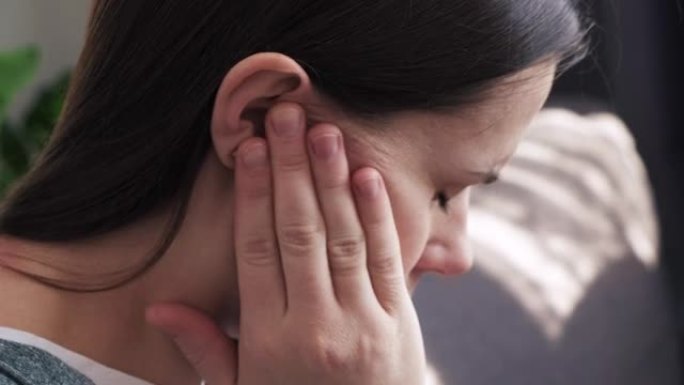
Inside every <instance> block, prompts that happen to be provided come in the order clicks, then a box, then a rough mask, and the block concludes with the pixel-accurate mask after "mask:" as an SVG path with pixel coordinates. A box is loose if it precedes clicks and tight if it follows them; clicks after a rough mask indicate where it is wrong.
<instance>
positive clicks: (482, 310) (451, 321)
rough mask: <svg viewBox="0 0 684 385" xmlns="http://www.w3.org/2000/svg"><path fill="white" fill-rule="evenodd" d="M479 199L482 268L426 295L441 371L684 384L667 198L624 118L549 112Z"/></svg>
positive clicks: (422, 306) (427, 325) (519, 383)
mask: <svg viewBox="0 0 684 385" xmlns="http://www.w3.org/2000/svg"><path fill="white" fill-rule="evenodd" d="M472 203H473V204H472V213H471V216H470V233H471V236H472V239H473V242H474V246H475V250H476V260H477V261H476V267H475V268H474V270H473V271H472V272H471V273H469V274H468V275H466V276H464V277H460V278H457V279H453V278H450V279H443V278H438V277H429V278H428V279H426V281H425V282H424V283H422V284H421V285H420V286H419V288H418V290H417V293H416V295H415V300H416V306H417V307H418V311H419V315H420V317H421V324H422V327H423V330H424V336H425V342H426V346H427V353H428V358H429V360H430V361H431V362H432V364H433V366H434V368H435V371H436V373H437V376H438V377H439V379H440V381H441V383H443V384H445V385H447V384H459V385H461V384H462V385H503V384H505V385H537V384H538V385H542V384H543V385H552V384H558V385H565V384H568V385H570V384H572V385H575V384H582V385H675V384H676V385H679V384H680V380H681V378H680V373H679V370H680V369H679V367H678V363H679V362H678V354H679V353H678V351H677V338H676V335H675V329H674V322H673V320H672V313H673V312H672V309H671V307H670V303H669V298H668V295H667V291H666V288H665V285H664V282H663V277H662V273H661V272H660V271H659V261H658V241H657V240H658V229H657V222H656V214H655V213H654V208H653V206H654V205H653V202H652V198H651V193H650V188H649V183H648V179H647V175H646V172H645V170H644V167H643V165H642V162H641V160H640V158H639V156H638V154H637V152H636V149H635V143H634V141H633V139H632V137H631V136H630V134H629V132H628V130H627V128H626V127H625V126H624V124H623V123H622V122H621V121H620V120H618V119H617V118H615V117H614V116H611V115H607V114H604V115H592V116H580V115H577V114H574V113H572V112H569V111H565V110H545V111H543V112H542V113H541V114H540V115H539V117H538V119H536V121H535V123H534V124H533V127H532V129H531V133H530V135H529V137H528V138H526V140H525V141H524V142H523V143H522V145H521V146H520V148H519V151H518V152H517V154H516V156H515V157H514V158H513V160H512V162H511V164H510V166H509V167H507V169H505V171H504V172H503V175H502V179H501V181H500V182H499V183H498V184H496V185H493V186H489V187H482V188H478V189H477V190H476V191H474V193H473V202H472Z"/></svg>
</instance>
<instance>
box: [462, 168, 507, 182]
mask: <svg viewBox="0 0 684 385" xmlns="http://www.w3.org/2000/svg"><path fill="white" fill-rule="evenodd" d="M469 174H471V175H474V176H477V177H478V178H480V180H481V182H480V183H481V184H493V183H496V182H497V181H498V180H499V174H500V173H499V171H498V170H491V171H484V172H482V171H470V172H469Z"/></svg>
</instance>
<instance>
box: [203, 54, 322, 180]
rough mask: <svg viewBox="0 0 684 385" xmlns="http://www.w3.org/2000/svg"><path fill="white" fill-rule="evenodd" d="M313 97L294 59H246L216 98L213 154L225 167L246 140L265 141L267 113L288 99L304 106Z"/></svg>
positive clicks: (258, 56)
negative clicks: (281, 101) (272, 107)
mask: <svg viewBox="0 0 684 385" xmlns="http://www.w3.org/2000/svg"><path fill="white" fill-rule="evenodd" d="M310 94H311V81H310V79H309V76H308V75H307V73H306V72H305V71H304V69H302V67H301V66H300V65H299V64H298V63H297V62H296V61H294V60H293V59H292V58H290V57H288V56H286V55H283V54H280V53H273V52H264V53H257V54H254V55H252V56H249V57H247V58H245V59H244V60H242V61H240V62H239V63H238V64H236V65H235V66H234V67H233V68H231V69H230V71H229V72H228V74H226V76H225V78H224V79H223V82H222V83H221V87H220V88H219V91H218V93H217V95H216V102H215V104H214V111H213V114H212V120H211V136H212V142H213V146H214V150H215V151H216V154H217V156H218V158H219V159H220V160H221V163H223V164H224V166H226V167H228V168H231V169H233V168H234V167H235V164H234V161H233V156H232V154H233V153H234V152H235V151H236V150H237V148H238V146H239V145H240V143H242V142H243V141H244V140H245V139H247V138H250V137H253V136H260V137H264V135H265V128H264V119H265V118H266V113H267V112H268V110H269V109H270V108H271V106H273V105H274V104H275V103H276V102H277V101H280V100H281V99H284V98H287V99H288V101H292V102H297V101H300V102H304V101H305V100H306V99H307V98H308V97H309V96H310Z"/></svg>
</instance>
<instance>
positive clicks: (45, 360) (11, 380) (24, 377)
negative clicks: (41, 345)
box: [0, 339, 95, 385]
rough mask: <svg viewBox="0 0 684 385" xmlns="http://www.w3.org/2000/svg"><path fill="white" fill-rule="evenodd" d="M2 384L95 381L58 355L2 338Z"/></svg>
mask: <svg viewBox="0 0 684 385" xmlns="http://www.w3.org/2000/svg"><path fill="white" fill-rule="evenodd" d="M0 385H95V383H94V382H92V381H91V380H90V379H88V378H87V377H86V376H84V375H83V374H81V373H79V372H77V371H76V370H74V369H73V368H71V367H70V366H68V365H67V364H66V363H64V362H63V361H62V360H60V359H59V358H57V357H55V356H53V355H52V354H50V353H48V352H46V351H44V350H41V349H38V348H36V347H33V346H29V345H23V344H19V343H16V342H11V341H6V340H2V339H0Z"/></svg>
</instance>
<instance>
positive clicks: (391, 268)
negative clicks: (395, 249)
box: [368, 250, 397, 276]
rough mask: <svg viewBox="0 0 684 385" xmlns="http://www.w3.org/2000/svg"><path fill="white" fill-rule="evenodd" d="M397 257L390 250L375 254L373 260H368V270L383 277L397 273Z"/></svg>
mask: <svg viewBox="0 0 684 385" xmlns="http://www.w3.org/2000/svg"><path fill="white" fill-rule="evenodd" d="M396 258H397V257H396V256H395V255H394V253H392V252H391V251H389V250H382V251H377V252H375V253H373V256H372V258H368V259H369V260H368V268H369V269H371V270H373V271H374V272H375V273H379V274H382V275H388V276H389V275H392V274H395V273H396V261H395V259H396Z"/></svg>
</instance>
